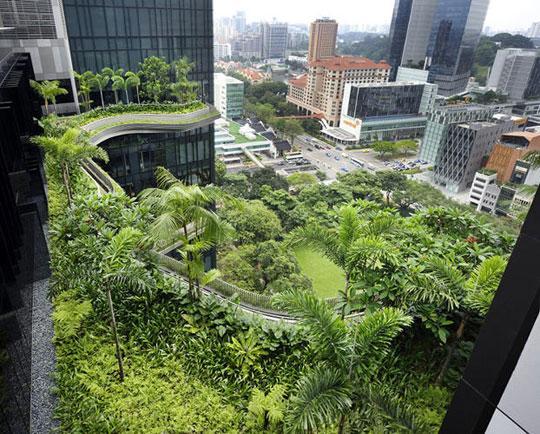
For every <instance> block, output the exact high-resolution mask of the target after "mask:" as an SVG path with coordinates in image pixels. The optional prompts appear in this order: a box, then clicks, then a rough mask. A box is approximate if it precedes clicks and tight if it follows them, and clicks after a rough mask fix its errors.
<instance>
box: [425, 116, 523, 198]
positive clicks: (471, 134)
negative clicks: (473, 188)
mask: <svg viewBox="0 0 540 434" xmlns="http://www.w3.org/2000/svg"><path fill="white" fill-rule="evenodd" d="M513 129H514V122H513V121H512V120H511V119H510V117H509V116H508V117H506V118H503V119H500V120H495V119H494V120H492V121H478V122H468V123H459V124H452V125H450V127H449V128H448V132H447V134H446V137H445V140H444V142H443V145H442V146H441V149H440V151H439V154H438V156H437V161H436V163H435V167H434V172H433V174H434V176H433V180H434V181H435V182H436V183H437V184H439V185H441V186H443V187H445V188H446V189H447V190H449V191H452V192H455V193H457V192H460V191H462V190H464V189H466V188H468V187H470V185H471V184H472V182H473V180H474V176H475V174H476V172H477V171H478V170H480V168H481V167H482V165H483V163H484V162H485V160H486V159H487V157H488V156H489V154H490V152H491V150H492V148H493V145H494V144H495V143H496V141H497V140H498V139H499V138H500V137H501V135H502V134H504V133H507V132H509V131H512V130H513Z"/></svg>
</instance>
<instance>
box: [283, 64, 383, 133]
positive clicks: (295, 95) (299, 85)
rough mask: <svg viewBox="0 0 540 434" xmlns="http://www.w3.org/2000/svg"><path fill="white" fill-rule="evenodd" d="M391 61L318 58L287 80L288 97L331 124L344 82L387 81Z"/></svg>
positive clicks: (338, 108)
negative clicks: (305, 72) (299, 74)
mask: <svg viewBox="0 0 540 434" xmlns="http://www.w3.org/2000/svg"><path fill="white" fill-rule="evenodd" d="M389 73H390V65H388V63H386V62H378V63H377V62H374V61H372V60H370V59H367V58H365V57H353V56H342V57H332V58H329V59H323V60H317V61H315V62H311V63H310V64H309V71H308V72H307V74H304V75H302V76H300V77H298V78H297V79H294V80H289V91H288V94H287V101H289V102H290V103H291V104H294V105H295V106H297V107H298V109H299V110H303V111H304V112H306V113H308V114H320V115H321V116H322V117H324V119H326V121H327V122H328V123H329V125H330V126H337V125H338V123H339V120H340V118H341V105H342V102H343V93H344V90H345V85H346V84H347V83H368V84H369V83H374V84H375V83H386V82H388V75H389Z"/></svg>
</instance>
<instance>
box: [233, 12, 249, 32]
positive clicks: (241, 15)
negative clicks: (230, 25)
mask: <svg viewBox="0 0 540 434" xmlns="http://www.w3.org/2000/svg"><path fill="white" fill-rule="evenodd" d="M233 22H234V30H235V31H236V33H237V34H242V33H244V32H245V31H246V13H245V12H237V13H236V15H235V16H234V17H233Z"/></svg>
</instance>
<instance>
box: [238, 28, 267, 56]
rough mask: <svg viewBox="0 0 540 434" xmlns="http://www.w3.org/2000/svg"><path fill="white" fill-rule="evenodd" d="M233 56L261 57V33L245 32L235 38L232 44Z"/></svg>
mask: <svg viewBox="0 0 540 434" xmlns="http://www.w3.org/2000/svg"><path fill="white" fill-rule="evenodd" d="M231 51H232V56H233V57H241V58H244V59H260V58H261V54H262V39H261V34H260V33H244V34H243V35H240V36H238V37H236V38H235V39H233V41H232V44H231Z"/></svg>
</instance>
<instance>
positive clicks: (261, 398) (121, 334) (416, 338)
mask: <svg viewBox="0 0 540 434" xmlns="http://www.w3.org/2000/svg"><path fill="white" fill-rule="evenodd" d="M48 131H49V132H50V133H51V134H53V135H54V132H55V131H57V129H55V128H53V127H52V126H51V127H50V128H49V129H48ZM56 138H57V139H58V138H59V137H58V136H57V137H56ZM58 158H59V156H58V155H57V154H56V153H54V152H50V151H49V152H48V155H47V167H46V171H47V176H48V181H49V199H50V217H51V219H50V228H51V229H50V230H51V259H52V271H53V279H52V286H51V296H52V298H53V300H54V305H55V311H54V315H53V319H54V323H55V343H56V346H57V373H56V379H57V386H58V396H59V405H58V407H57V416H58V417H59V419H60V421H61V424H62V427H61V428H62V430H64V431H70V432H71V431H73V432H115V431H145V432H146V431H148V432H163V431H177V432H186V431H188V432H239V431H246V432H256V431H262V430H264V431H267V432H283V431H284V430H286V431H296V432H302V431H305V430H312V431H314V430H317V431H320V430H328V431H329V432H335V431H336V430H337V431H338V432H366V431H368V432H369V431H373V430H376V431H380V432H419V431H420V432H435V431H436V430H437V429H438V427H439V425H440V422H441V420H442V417H443V415H444V411H445V408H446V405H447V404H448V400H449V397H450V395H451V392H452V390H453V388H454V387H455V386H456V384H457V379H458V378H459V376H460V374H461V372H462V370H463V368H464V366H465V363H466V360H467V357H468V354H469V353H470V351H471V347H472V343H473V342H474V339H475V337H476V335H477V333H478V329H479V326H480V324H481V322H482V319H483V316H484V315H485V313H486V311H487V308H488V307H489V304H490V302H491V299H492V297H493V294H494V291H495V290H496V288H497V285H498V281H499V279H500V277H501V274H502V271H503V270H504V268H505V264H506V258H507V256H508V254H509V252H510V251H511V248H512V245H513V241H514V238H513V237H512V236H509V235H507V234H506V233H503V232H501V231H499V230H497V229H495V228H494V227H493V226H492V225H489V224H484V223H481V222H480V221H479V220H478V219H477V218H476V216H475V215H473V214H470V213H468V212H464V211H463V210H462V209H459V208H425V209H422V210H420V211H418V210H417V208H422V207H421V206H413V205H422V204H425V205H429V204H428V203H427V201H428V200H429V201H431V202H433V205H435V204H437V203H438V200H439V199H440V198H438V197H437V196H436V195H435V194H434V193H433V194H431V196H430V193H429V191H423V190H422V188H421V187H418V186H419V185H420V184H418V185H417V184H415V183H414V184H411V183H412V181H409V180H407V179H405V177H403V176H400V175H396V174H393V173H392V172H389V173H388V174H382V175H378V176H375V175H371V174H369V173H367V172H362V171H357V172H354V173H351V174H347V175H344V176H342V177H340V178H339V180H338V182H335V183H333V184H331V185H328V186H327V185H323V184H318V183H317V184H311V183H306V184H303V185H302V187H301V188H296V189H292V190H291V192H290V191H289V184H288V182H287V180H286V179H284V178H282V177H280V176H278V175H276V174H275V173H274V172H273V171H271V170H260V171H255V172H246V173H242V174H239V175H229V174H226V173H221V176H220V182H221V186H220V187H219V188H216V187H211V188H207V189H202V188H199V187H197V186H184V185H183V184H181V183H179V182H178V180H176V179H175V178H174V177H172V175H170V173H168V172H167V171H164V170H160V171H158V173H157V175H158V188H157V189H152V190H149V191H147V192H146V193H145V194H142V195H141V196H140V198H139V200H135V199H130V198H128V197H127V196H126V195H124V194H123V193H113V194H103V195H99V194H97V193H96V191H95V186H93V185H92V182H90V180H89V178H87V177H86V176H85V175H84V174H83V173H82V171H81V170H80V168H79V167H78V164H79V162H78V161H77V160H69V161H68V164H69V169H70V170H69V171H68V174H67V176H68V178H69V185H70V191H71V205H69V203H68V198H67V196H66V194H65V176H63V175H64V173H63V172H62V170H61V164H60V160H59V159H58ZM413 185H414V186H415V187H412V186H413ZM415 189H416V190H415ZM407 195H409V196H412V198H411V197H407ZM230 196H235V197H236V200H230ZM398 199H399V200H398ZM214 201H215V202H216V203H217V211H216V213H214V211H212V210H211V209H209V207H208V205H209V203H211V202H214ZM66 209H68V210H69V212H66ZM203 222H204V223H203ZM190 225H194V233H195V236H194V237H193V238H192V237H190V236H189V234H188V229H187V226H190ZM228 225H230V226H232V227H233V228H234V230H235V231H236V234H237V235H236V236H233V237H227V236H225V235H226V233H227V232H229V228H227V226H228ZM199 229H200V230H199ZM203 229H204V230H203ZM207 229H215V231H214V230H213V231H209V230H207ZM216 231H217V232H216ZM206 232H212V233H213V235H214V236H216V234H217V233H218V232H219V233H220V234H221V235H220V236H219V237H216V238H215V239H210V238H208V237H206V235H207V234H206ZM171 234H173V235H175V236H177V238H178V239H180V240H181V241H182V247H181V248H180V249H179V254H180V255H181V256H182V259H183V261H184V262H185V263H186V265H187V268H188V275H187V276H186V280H187V281H188V283H187V284H186V280H184V279H180V278H178V276H171V275H169V274H166V273H163V271H162V270H161V268H160V267H159V266H158V264H157V263H156V260H155V255H154V254H153V253H152V251H151V249H152V248H153V247H155V246H156V240H157V239H160V240H162V241H163V240H164V239H166V238H165V237H163V236H162V235H167V236H170V235H171ZM156 235H159V236H156ZM302 243H308V244H309V245H311V246H313V247H315V248H317V251H319V252H320V253H321V254H322V255H325V256H327V258H328V259H329V260H331V261H332V262H334V263H335V264H337V265H338V266H339V267H341V268H342V269H343V270H344V271H345V272H346V275H347V284H346V287H345V288H343V290H342V291H341V292H340V294H339V297H338V301H337V304H336V305H335V307H334V306H333V305H330V304H328V303H326V302H324V301H322V300H319V299H318V298H317V297H315V296H314V294H313V292H312V291H311V284H310V282H309V280H308V279H307V278H306V277H305V276H304V275H303V274H302V272H301V270H300V267H299V266H298V262H297V261H296V259H295V257H294V255H293V254H292V253H291V252H292V248H291V247H292V246H294V245H297V244H302ZM216 245H219V246H220V258H219V265H220V268H221V271H222V273H223V277H225V278H226V280H232V281H234V282H236V283H238V284H239V285H241V286H243V287H244V288H245V289H249V290H253V291H256V292H259V293H264V294H269V295H274V294H278V295H277V296H276V297H275V298H276V303H277V304H278V305H279V306H282V307H283V308H285V309H287V310H288V311H289V312H290V313H292V314H294V315H295V316H296V317H298V318H299V319H300V322H299V324H297V325H285V324H276V323H271V322H267V321H264V320H262V319H257V318H256V317H253V316H248V315H247V314H244V313H242V311H239V310H238V308H237V307H233V306H232V305H230V304H227V303H225V302H220V301H218V300H217V299H216V298H214V297H212V296H202V294H201V291H200V288H199V284H200V283H201V281H202V282H204V281H205V280H204V279H205V278H206V277H208V276H206V274H208V273H206V272H205V270H204V267H202V269H201V264H202V255H201V252H204V251H206V250H207V249H210V248H213V247H215V246H216ZM190 264H191V265H190ZM190 266H191V267H192V269H190ZM359 310H363V311H365V315H364V316H361V317H358V316H355V317H353V318H352V319H346V318H347V316H348V315H349V314H352V313H354V312H358V311H359Z"/></svg>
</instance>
